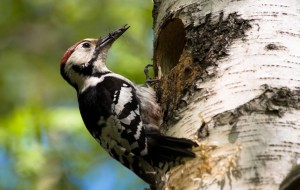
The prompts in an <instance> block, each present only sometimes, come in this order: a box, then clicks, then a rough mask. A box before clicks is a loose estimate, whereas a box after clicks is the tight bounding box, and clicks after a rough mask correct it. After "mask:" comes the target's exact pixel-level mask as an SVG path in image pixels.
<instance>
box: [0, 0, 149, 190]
mask: <svg viewBox="0 0 300 190" xmlns="http://www.w3.org/2000/svg"><path fill="white" fill-rule="evenodd" d="M151 9H152V2H151V0H89V1H84V0H61V1H58V0H43V1H41V0H1V1H0V41H1V43H0V91H1V93H0V101H1V106H0V189H5V190H6V189H17V190H18V189H43V190H44V189H45V190H46V189H64V190H68V189H142V187H143V186H145V184H144V183H143V182H142V181H141V180H139V179H138V178H136V177H135V176H134V175H133V174H132V173H131V172H130V171H127V169H125V168H124V167H123V166H121V165H120V164H118V163H116V162H114V161H112V160H111V158H109V157H108V155H107V154H106V153H105V152H104V151H103V150H102V149H101V148H100V147H99V145H98V144H97V143H96V141H95V140H93V139H92V137H91V136H90V134H89V133H88V131H87V130H86V129H85V127H84V125H83V123H82V121H81V117H80V115H79V111H78V107H77V100H76V93H75V90H73V89H72V88H71V87H70V86H69V85H68V84H67V83H66V82H65V81H64V80H63V79H62V78H61V76H60V73H59V62H60V59H61V57H62V55H63V54H64V52H65V51H66V50H67V48H69V47H70V46H71V45H73V44H74V43H75V42H77V41H79V40H81V39H84V38H88V37H95V38H97V37H100V36H101V35H102V36H103V35H105V34H107V33H108V32H109V31H111V30H113V29H116V28H117V27H119V26H121V25H123V24H129V25H130V26H131V28H130V29H129V30H128V31H127V32H126V33H125V35H124V36H123V37H122V38H121V39H120V40H118V41H117V42H116V43H115V44H114V46H113V48H112V49H111V51H110V53H109V59H108V67H109V68H110V69H111V70H113V71H115V72H117V73H120V74H122V75H125V76H126V77H128V78H129V79H131V80H134V81H135V82H137V83H143V81H144V75H143V67H144V66H145V65H146V64H149V63H151V56H152V55H151V54H152V49H151V47H152V30H151V25H152V18H151ZM107 164H108V166H109V167H106V166H107ZM102 166H105V167H102ZM103 168H104V169H105V171H104V169H103ZM107 168H111V169H110V170H108V169H107ZM98 170H99V172H98ZM106 170H108V171H106ZM101 172H102V173H103V172H104V175H103V174H101ZM108 173H114V175H113V177H109V176H111V175H108ZM106 174H107V175H106ZM118 181H121V182H118ZM103 182H107V183H103ZM112 182H114V183H112ZM99 185H100V186H101V185H102V188H101V187H100V186H99Z"/></svg>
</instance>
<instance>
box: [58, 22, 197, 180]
mask: <svg viewBox="0 0 300 190" xmlns="http://www.w3.org/2000/svg"><path fill="white" fill-rule="evenodd" d="M127 29H128V27H127V26H126V25H125V26H123V27H121V28H119V29H117V30H115V31H113V32H111V33H110V34H108V35H107V36H106V37H104V38H100V39H85V40H82V41H79V42H77V43H76V44H75V45H73V46H72V47H71V48H69V49H68V50H67V52H66V53H65V54H64V56H63V58H62V60H61V75H62V76H63V78H64V79H65V80H66V81H67V82H68V83H69V84H70V85H72V86H73V87H74V88H75V89H76V91H77V96H78V102H79V109H80V113H81V116H82V119H83V121H84V124H85V125H86V127H87V129H88V130H89V132H90V133H91V135H92V136H93V137H94V138H95V139H96V140H97V141H98V142H99V143H100V145H101V146H102V147H103V148H104V149H105V150H106V151H107V152H108V153H109V154H110V155H111V156H112V157H113V158H115V159H116V160H118V161H119V162H121V163H122V164H123V165H124V166H126V167H127V168H129V169H131V170H132V171H134V172H135V173H136V174H137V175H138V176H139V177H141V178H142V179H143V180H144V181H146V182H147V183H149V184H151V185H152V186H155V185H156V183H157V181H156V176H155V174H156V171H157V170H158V169H159V168H161V167H162V166H163V165H164V164H166V163H168V162H171V161H174V160H175V159H176V158H178V157H194V156H195V154H194V153H193V152H191V150H190V148H191V147H192V146H193V145H194V142H193V141H191V140H188V139H184V138H175V137H169V136H164V135H162V134H161V133H160V132H159V130H158V127H159V126H160V125H161V123H162V117H161V116H162V114H161V110H160V107H159V105H158V104H157V103H156V96H155V93H154V91H153V89H151V88H150V87H141V86H138V85H135V84H134V83H132V82H131V81H130V80H128V79H127V78H125V77H123V76H121V75H118V74H116V73H113V72H111V71H110V70H109V69H108V68H107V67H106V65H105V61H106V57H107V52H108V50H109V48H110V46H111V45H112V44H113V42H114V41H115V40H116V39H117V38H118V37H120V36H121V35H122V34H123V33H124V32H125V31H126V30H127Z"/></svg>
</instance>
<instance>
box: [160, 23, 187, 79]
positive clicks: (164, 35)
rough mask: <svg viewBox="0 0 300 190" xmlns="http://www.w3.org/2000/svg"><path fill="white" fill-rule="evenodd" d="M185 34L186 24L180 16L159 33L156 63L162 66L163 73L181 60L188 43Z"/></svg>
mask: <svg viewBox="0 0 300 190" xmlns="http://www.w3.org/2000/svg"><path fill="white" fill-rule="evenodd" d="M185 35H186V34H185V30H184V25H183V23H182V21H181V20H180V19H178V18H175V19H172V20H170V21H168V22H167V23H166V24H165V26H164V27H163V28H162V30H161V32H160V33H159V37H158V40H157V49H156V51H155V56H154V57H155V59H154V60H156V65H157V66H160V68H161V72H162V74H163V75H166V74H167V73H168V72H169V71H170V70H171V69H172V68H173V67H175V66H176V65H177V63H178V62H179V58H180V55H181V53H182V51H183V48H184V46H185V43H186V37H185ZM156 74H157V73H156Z"/></svg>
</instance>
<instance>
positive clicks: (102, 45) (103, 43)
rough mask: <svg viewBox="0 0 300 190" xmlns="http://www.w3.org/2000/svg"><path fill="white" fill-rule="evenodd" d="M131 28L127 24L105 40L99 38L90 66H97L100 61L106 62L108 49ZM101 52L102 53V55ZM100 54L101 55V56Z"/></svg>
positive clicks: (104, 38)
mask: <svg viewBox="0 0 300 190" xmlns="http://www.w3.org/2000/svg"><path fill="white" fill-rule="evenodd" d="M128 28H129V26H127V24H125V25H124V26H122V27H120V28H118V29H117V30H114V31H112V32H110V33H109V34H108V35H107V36H105V37H103V38H99V39H98V40H97V43H96V47H95V50H94V53H93V57H92V59H91V60H90V61H89V62H88V64H89V65H94V64H96V63H95V62H97V60H98V59H100V60H102V61H103V60H105V59H106V55H107V52H108V49H109V48H110V46H111V45H112V44H113V42H114V41H115V40H116V39H118V38H119V37H120V36H121V35H122V34H123V33H124V32H125V31H126V30H127V29H128ZM100 52H101V53H100ZM99 54H100V55H99Z"/></svg>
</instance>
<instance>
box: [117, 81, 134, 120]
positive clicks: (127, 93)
mask: <svg viewBox="0 0 300 190" xmlns="http://www.w3.org/2000/svg"><path fill="white" fill-rule="evenodd" d="M119 97H121V98H119V101H118V103H117V104H116V106H115V112H116V114H120V113H121V112H122V110H123V109H124V106H125V104H127V103H128V102H131V101H132V88H131V87H128V85H126V86H125V84H124V85H123V87H121V89H120V95H119Z"/></svg>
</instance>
